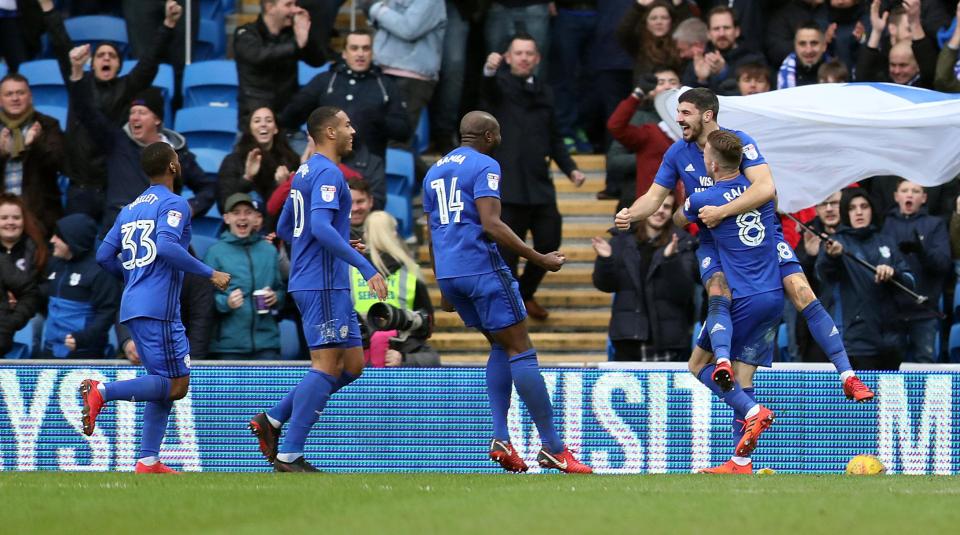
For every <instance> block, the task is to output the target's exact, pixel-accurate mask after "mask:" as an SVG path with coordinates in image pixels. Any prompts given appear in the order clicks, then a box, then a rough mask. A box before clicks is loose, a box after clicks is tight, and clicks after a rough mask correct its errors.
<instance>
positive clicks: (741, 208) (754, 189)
mask: <svg viewBox="0 0 960 535" xmlns="http://www.w3.org/2000/svg"><path fill="white" fill-rule="evenodd" d="M743 174H744V176H746V177H747V180H749V181H750V187H749V188H747V191H745V192H743V195H741V196H739V197H737V198H736V199H734V200H733V201H731V202H729V203H727V204H724V205H723V206H704V207H702V208H700V220H701V221H703V223H704V224H706V225H707V226H708V227H710V228H713V227H715V226H717V225H719V224H720V222H721V221H723V220H724V219H726V218H728V217H731V216H735V215H738V214H742V213H744V212H749V211H750V210H753V209H756V208H758V207H760V206H762V205H763V204H765V203H767V202H769V201H772V200H773V198H774V197H775V196H776V194H777V188H776V186H774V185H773V173H771V172H770V166H769V165H768V164H765V163H764V164H760V165H754V166H753V167H748V168H746V169H745V170H744V171H743Z"/></svg>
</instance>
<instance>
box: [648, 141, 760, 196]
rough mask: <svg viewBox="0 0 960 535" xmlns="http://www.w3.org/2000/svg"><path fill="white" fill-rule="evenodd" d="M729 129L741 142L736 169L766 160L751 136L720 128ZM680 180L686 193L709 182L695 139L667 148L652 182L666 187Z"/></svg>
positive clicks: (701, 152) (707, 185) (690, 193)
mask: <svg viewBox="0 0 960 535" xmlns="http://www.w3.org/2000/svg"><path fill="white" fill-rule="evenodd" d="M721 130H725V131H727V132H733V133H734V134H736V135H737V137H739V138H740V141H741V142H743V159H742V160H741V161H740V172H741V173H743V172H744V171H745V170H746V169H747V168H750V167H753V166H755V165H761V164H765V163H767V161H766V160H765V159H764V158H763V154H760V149H758V148H757V142H756V141H754V140H753V138H752V137H750V136H749V135H747V134H746V133H744V132H741V131H739V130H730V129H728V128H721ZM678 180H682V181H683V187H684V188H685V189H686V191H687V196H690V195H693V194H694V193H696V192H698V191H703V190H705V189H707V188H709V187H710V186H712V185H713V179H712V178H710V175H709V174H708V173H707V166H706V164H704V163H703V150H702V149H701V148H700V146H699V145H697V142H696V141H684V140H683V139H680V140H677V141H676V142H675V143H674V144H673V145H671V146H670V148H669V149H667V152H666V153H665V154H664V155H663V161H662V162H661V163H660V169H658V170H657V176H656V177H654V179H653V181H654V182H655V183H657V184H659V185H661V186H663V187H665V188H667V189H670V190H672V189H673V188H675V187H676V186H677V181H678Z"/></svg>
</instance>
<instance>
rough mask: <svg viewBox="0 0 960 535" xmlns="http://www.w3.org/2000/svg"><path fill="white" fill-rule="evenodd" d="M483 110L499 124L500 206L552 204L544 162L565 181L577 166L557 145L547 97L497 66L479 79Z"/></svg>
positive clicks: (536, 83)
mask: <svg viewBox="0 0 960 535" xmlns="http://www.w3.org/2000/svg"><path fill="white" fill-rule="evenodd" d="M481 92H482V102H483V109H484V110H485V111H488V112H490V113H491V114H492V115H493V116H494V117H496V118H497V120H498V121H499V122H500V133H501V137H502V142H501V143H500V146H499V147H497V150H496V151H495V152H494V154H493V157H494V159H496V160H497V161H498V162H500V172H501V176H502V177H503V180H501V181H500V199H501V201H502V202H503V203H505V204H554V203H556V202H557V191H556V189H555V188H554V186H553V178H552V177H551V175H550V160H551V159H553V161H555V162H557V165H558V166H559V167H560V170H561V171H563V172H564V173H565V174H566V175H568V176H569V175H570V173H572V172H573V171H574V170H575V169H576V168H577V165H576V163H574V161H573V158H571V157H570V153H569V152H567V148H566V147H565V146H564V144H563V139H562V138H561V137H560V132H559V131H558V130H557V125H556V120H555V118H554V104H553V92H552V91H551V89H550V87H548V86H547V85H546V84H545V83H543V82H542V81H541V80H540V79H538V78H536V77H530V78H527V79H524V78H519V77H517V76H514V75H512V74H510V66H509V65H506V64H503V65H501V66H500V68H499V69H498V70H497V72H496V74H494V76H484V77H483V87H482V89H481Z"/></svg>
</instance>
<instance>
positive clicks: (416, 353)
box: [350, 189, 440, 367]
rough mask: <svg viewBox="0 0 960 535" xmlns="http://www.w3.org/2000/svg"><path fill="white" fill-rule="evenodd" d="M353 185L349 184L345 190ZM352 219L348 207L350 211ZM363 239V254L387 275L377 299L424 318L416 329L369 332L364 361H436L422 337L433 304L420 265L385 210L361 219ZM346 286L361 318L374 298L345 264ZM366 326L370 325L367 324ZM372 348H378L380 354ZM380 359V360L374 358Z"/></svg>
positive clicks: (436, 355)
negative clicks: (384, 293) (384, 289)
mask: <svg viewBox="0 0 960 535" xmlns="http://www.w3.org/2000/svg"><path fill="white" fill-rule="evenodd" d="M353 191H354V190H352V189H351V192H353ZM350 216H351V221H350V224H351V225H353V220H352V219H353V211H351V212H350ZM363 227H364V243H365V244H366V246H367V257H368V258H369V259H370V262H371V263H373V265H374V267H376V268H377V271H379V272H380V274H381V275H383V277H384V280H386V281H387V299H386V300H384V301H383V302H384V303H386V304H388V305H390V306H393V307H396V308H398V309H400V310H405V311H411V312H418V313H422V314H423V315H424V316H426V317H427V321H426V322H425V324H424V325H423V326H422V327H421V328H420V329H417V330H416V331H413V332H409V333H398V332H397V331H395V330H393V331H377V332H374V333H373V334H372V335H371V340H370V349H369V350H366V351H365V353H367V355H366V357H367V362H368V363H370V364H372V365H374V366H378V365H379V366H387V367H395V366H411V367H424V366H439V365H440V354H439V353H437V351H436V350H435V349H433V348H432V347H430V344H429V343H428V342H427V339H428V338H430V334H431V331H432V330H433V304H432V303H431V302H430V292H429V291H427V286H426V285H425V284H424V283H423V280H422V278H421V276H420V266H418V265H417V261H416V260H414V259H413V257H412V256H410V253H408V252H407V250H406V248H405V247H404V245H403V241H402V240H401V239H400V236H399V235H397V220H396V219H394V218H393V216H391V215H390V214H388V213H386V212H375V213H372V214H370V216H369V217H367V218H366V221H365V222H364V225H363ZM350 288H351V293H352V295H353V306H354V310H356V311H357V314H358V316H359V318H360V321H366V317H367V312H368V311H369V310H370V307H371V306H373V305H374V303H378V302H380V299H378V298H377V296H376V295H371V293H370V290H369V289H368V288H367V283H366V281H365V280H363V276H362V275H360V272H359V271H357V269H356V268H354V267H351V268H350ZM367 328H368V329H369V328H370V326H369V325H368V326H367ZM378 349H381V350H383V353H382V354H380V352H379V351H377V350H378ZM381 362H382V363H383V364H380V363H381Z"/></svg>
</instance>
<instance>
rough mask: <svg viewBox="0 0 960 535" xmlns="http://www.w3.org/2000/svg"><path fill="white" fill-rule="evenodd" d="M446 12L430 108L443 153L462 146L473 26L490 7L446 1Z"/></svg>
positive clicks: (469, 1) (462, 0) (474, 0)
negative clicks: (462, 114)
mask: <svg viewBox="0 0 960 535" xmlns="http://www.w3.org/2000/svg"><path fill="white" fill-rule="evenodd" d="M446 9H447V25H446V30H445V31H444V33H443V57H442V59H441V60H440V64H441V65H442V68H441V69H440V81H439V83H438V84H437V89H436V93H435V95H434V98H433V102H432V104H431V106H430V117H431V118H432V120H431V123H432V125H431V129H432V130H431V131H432V132H433V139H434V142H435V143H436V146H437V152H439V153H440V154H446V153H448V152H450V151H451V150H453V149H455V148H457V147H459V146H460V141H459V140H460V137H459V136H460V134H459V130H460V102H461V100H462V98H463V82H464V80H463V77H464V76H465V72H466V67H467V40H468V38H469V37H470V23H471V22H474V21H479V20H481V19H482V18H483V16H484V14H485V13H486V9H487V7H486V5H485V2H481V1H479V0H446ZM350 117H351V118H352V117H353V115H352V114H351V115H350Z"/></svg>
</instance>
